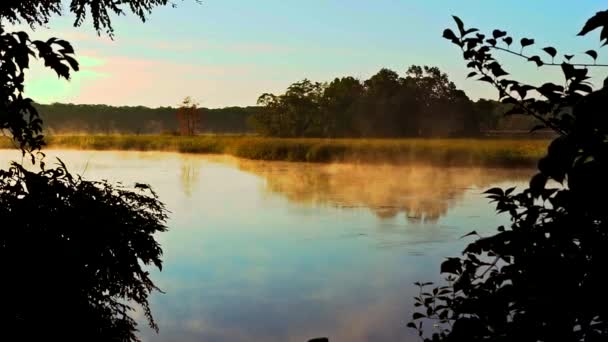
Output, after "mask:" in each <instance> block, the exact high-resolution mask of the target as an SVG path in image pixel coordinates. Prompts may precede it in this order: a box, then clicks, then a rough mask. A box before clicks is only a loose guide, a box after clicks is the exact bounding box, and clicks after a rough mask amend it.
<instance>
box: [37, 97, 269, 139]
mask: <svg viewBox="0 0 608 342" xmlns="http://www.w3.org/2000/svg"><path fill="white" fill-rule="evenodd" d="M34 107H35V108H36V109H37V111H38V112H39V113H40V117H41V118H42V120H43V121H44V131H45V132H47V134H75V133H87V134H109V133H121V134H160V133H165V132H178V131H179V122H177V120H175V112H176V111H177V110H178V108H175V107H160V108H148V107H143V106H135V107H128V106H121V107H114V106H108V105H83V104H79V105H76V104H61V103H53V104H37V103H36V104H34ZM257 110H259V109H258V108H257V107H226V108H198V116H199V117H200V120H201V121H202V122H204V125H203V126H202V127H199V131H200V132H203V133H251V132H252V130H251V128H250V127H249V126H248V124H247V119H248V117H249V116H251V115H252V114H253V113H255V112H256V111H257Z"/></svg>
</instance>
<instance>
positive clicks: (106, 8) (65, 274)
mask: <svg viewBox="0 0 608 342" xmlns="http://www.w3.org/2000/svg"><path fill="white" fill-rule="evenodd" d="M166 3H167V1H162V0H149V1H146V0H125V1H113V0H72V1H71V3H70V12H72V13H74V14H75V15H76V25H80V24H81V23H82V22H83V20H84V18H85V16H87V15H90V17H91V19H92V22H93V25H94V27H95V29H97V30H98V32H99V31H102V30H105V31H106V32H107V33H109V34H112V33H113V31H112V26H111V20H110V13H115V14H122V13H123V12H124V11H125V9H126V10H130V11H132V12H134V13H135V14H137V15H138V16H139V17H140V18H141V19H142V20H143V19H145V16H146V14H147V13H149V12H150V11H151V10H152V8H154V7H155V6H159V5H164V4H166ZM61 6H62V1H60V0H45V1H33V0H32V1H28V0H26V1H21V0H9V1H4V2H2V4H1V5H0V87H2V88H1V90H0V96H1V99H0V128H1V129H2V130H3V131H8V132H9V134H10V135H11V136H12V138H13V140H14V141H15V142H16V144H17V145H18V147H19V148H20V149H21V150H22V151H23V153H24V154H26V153H28V154H29V156H30V157H31V160H32V163H33V164H35V166H34V167H39V168H40V171H39V172H32V171H28V170H27V169H25V168H24V167H23V166H21V165H19V164H13V166H12V167H11V168H10V169H9V170H6V171H0V222H2V227H1V228H0V268H1V269H2V280H1V281H0V293H2V296H3V297H2V305H1V306H0V328H1V331H0V334H2V335H1V339H2V340H5V339H11V340H19V341H41V340H57V341H135V340H137V336H136V335H135V333H136V331H137V329H136V327H137V322H136V321H135V319H134V318H133V317H132V316H131V315H132V312H131V311H132V310H133V309H132V305H136V304H138V305H139V306H141V308H142V309H143V313H144V316H145V317H146V318H147V319H148V321H149V323H150V325H151V327H152V328H157V327H156V324H155V322H154V320H153V319H152V314H151V310H150V308H149V306H148V296H149V294H150V293H151V291H153V290H155V289H156V287H155V286H154V284H153V282H152V281H151V279H150V278H149V274H148V271H146V270H145V267H146V265H154V266H156V267H158V268H160V267H161V259H160V257H161V255H162V250H161V248H160V246H159V245H158V243H157V242H156V241H155V239H154V234H155V233H157V232H162V231H164V230H165V229H166V228H165V226H164V223H165V220H166V217H167V216H166V209H165V207H164V206H163V204H162V203H161V202H160V201H159V199H158V197H157V196H156V194H155V193H154V192H153V191H152V190H151V189H150V188H149V187H148V186H147V185H143V184H136V185H135V186H134V187H133V188H126V187H123V186H120V185H118V186H114V185H112V184H109V183H108V182H105V181H104V182H90V181H85V180H82V179H81V178H80V177H75V176H72V175H71V174H70V173H69V172H68V170H67V169H66V167H65V165H63V164H62V163H61V162H60V165H59V166H58V167H57V168H54V169H47V168H45V164H44V161H43V160H41V161H40V162H38V163H37V159H36V157H37V156H43V154H41V152H39V151H40V149H41V147H42V146H43V145H44V140H43V136H42V134H41V132H42V120H41V119H40V117H39V114H38V112H37V110H36V108H35V107H34V106H33V105H32V103H33V101H32V100H31V99H27V98H24V97H23V91H24V81H25V71H26V69H28V67H29V63H30V59H32V57H33V58H37V59H41V60H42V61H44V64H45V66H47V67H49V68H51V69H52V70H54V71H55V72H56V73H57V75H58V76H59V77H61V78H65V79H69V78H70V73H71V71H77V70H78V63H77V62H76V60H75V59H74V50H73V48H72V46H71V45H70V44H69V43H68V42H67V41H64V40H61V39H57V38H51V39H49V40H47V41H36V40H31V39H30V38H29V37H28V35H27V34H26V33H24V32H6V31H5V29H4V24H5V23H6V22H8V23H25V24H29V25H30V26H32V27H34V28H35V27H36V26H39V25H43V24H45V23H47V22H48V20H49V18H50V16H51V15H55V14H56V15H61V14H62V13H63V12H61ZM37 152H38V153H37Z"/></svg>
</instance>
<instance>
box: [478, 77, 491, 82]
mask: <svg viewBox="0 0 608 342" xmlns="http://www.w3.org/2000/svg"><path fill="white" fill-rule="evenodd" d="M478 81H484V82H488V83H492V84H494V80H493V79H492V78H491V77H490V76H484V77H482V78H480V79H479V80H478Z"/></svg>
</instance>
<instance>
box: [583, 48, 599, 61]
mask: <svg viewBox="0 0 608 342" xmlns="http://www.w3.org/2000/svg"><path fill="white" fill-rule="evenodd" d="M585 53H586V54H588V55H589V56H591V58H593V60H594V61H595V60H597V52H596V51H595V50H588V51H585Z"/></svg>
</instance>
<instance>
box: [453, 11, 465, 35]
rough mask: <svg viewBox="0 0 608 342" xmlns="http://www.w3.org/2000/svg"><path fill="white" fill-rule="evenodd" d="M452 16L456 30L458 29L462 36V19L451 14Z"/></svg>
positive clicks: (463, 32) (463, 31)
mask: <svg viewBox="0 0 608 342" xmlns="http://www.w3.org/2000/svg"><path fill="white" fill-rule="evenodd" d="M452 18H454V21H455V22H456V25H457V26H458V30H459V31H460V35H461V36H464V34H465V30H464V23H463V22H462V20H460V18H458V17H457V16H455V15H453V16H452Z"/></svg>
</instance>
